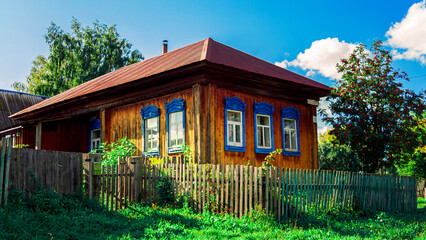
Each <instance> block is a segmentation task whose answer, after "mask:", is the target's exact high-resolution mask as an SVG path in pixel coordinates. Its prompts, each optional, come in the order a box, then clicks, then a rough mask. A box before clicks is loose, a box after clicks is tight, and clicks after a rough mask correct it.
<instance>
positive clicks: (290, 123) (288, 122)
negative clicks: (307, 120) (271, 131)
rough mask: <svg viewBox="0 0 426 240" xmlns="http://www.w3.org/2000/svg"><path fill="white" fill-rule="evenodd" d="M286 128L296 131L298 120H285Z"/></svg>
mask: <svg viewBox="0 0 426 240" xmlns="http://www.w3.org/2000/svg"><path fill="white" fill-rule="evenodd" d="M284 127H285V128H289V129H296V120H289V119H285V120H284Z"/></svg>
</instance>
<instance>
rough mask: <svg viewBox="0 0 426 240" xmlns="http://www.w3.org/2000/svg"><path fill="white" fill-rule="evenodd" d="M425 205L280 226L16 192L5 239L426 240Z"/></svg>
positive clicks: (6, 216)
mask: <svg viewBox="0 0 426 240" xmlns="http://www.w3.org/2000/svg"><path fill="white" fill-rule="evenodd" d="M425 205H426V200H425V199H419V209H418V211H417V212H416V213H412V214H402V213H393V214H385V213H379V212H355V211H337V210H334V211H328V212H325V213H323V214H322V215H320V216H317V217H313V216H304V217H302V218H301V219H299V220H298V221H297V222H295V223H294V222H293V223H291V224H280V223H278V222H276V221H274V220H273V219H272V218H271V217H268V216H267V215H265V214H262V213H256V214H254V215H253V216H251V217H248V216H247V217H245V218H243V219H236V218H233V217H231V216H223V215H214V214H209V213H205V214H198V213H194V212H193V211H192V210H191V209H189V208H185V207H183V208H179V209H175V208H159V207H154V208H152V207H147V206H143V205H135V206H133V207H132V208H131V209H130V208H128V209H126V210H123V211H119V212H110V211H107V210H105V209H104V208H103V207H101V206H100V205H99V204H98V203H97V202H94V201H90V200H87V199H84V198H81V197H78V196H73V197H58V196H57V195H56V194H54V193H51V192H47V191H40V192H39V193H37V194H35V195H33V197H32V198H31V199H23V198H22V197H20V194H19V193H17V192H13V193H12V196H11V198H10V199H9V205H8V207H7V208H2V209H0V229H2V230H1V231H0V238H1V239H257V240H259V239H326V238H327V239H426V235H425V234H424V232H425V229H426V207H425Z"/></svg>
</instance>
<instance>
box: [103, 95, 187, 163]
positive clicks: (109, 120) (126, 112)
mask: <svg viewBox="0 0 426 240" xmlns="http://www.w3.org/2000/svg"><path fill="white" fill-rule="evenodd" d="M175 98H183V99H184V101H185V142H186V144H188V145H189V146H190V147H191V149H193V150H194V149H195V145H194V123H193V119H194V116H193V97H192V89H187V90H184V91H180V92H176V93H174V94H168V95H165V96H161V97H157V98H152V99H149V100H145V101H141V102H136V103H133V104H129V105H125V106H121V107H115V108H110V109H106V113H105V119H106V121H105V123H102V127H104V128H105V129H106V130H105V141H108V142H111V141H117V140H119V139H121V138H123V137H127V138H128V139H130V140H131V141H133V143H135V145H136V147H137V151H136V155H138V156H141V155H142V151H143V137H142V117H141V114H140V112H141V108H143V107H145V106H147V105H150V104H152V105H154V106H157V107H158V108H160V126H159V127H160V130H159V132H160V135H159V146H160V152H159V153H160V155H161V156H167V143H166V113H165V112H166V111H165V109H164V106H165V102H166V101H167V102H170V101H172V100H173V99H175ZM102 140H103V141H104V139H102Z"/></svg>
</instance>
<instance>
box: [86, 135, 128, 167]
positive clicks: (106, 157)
mask: <svg viewBox="0 0 426 240" xmlns="http://www.w3.org/2000/svg"><path fill="white" fill-rule="evenodd" d="M135 151H136V146H135V144H134V143H133V142H132V141H130V140H129V139H127V138H122V139H120V140H118V141H117V142H112V143H108V142H104V143H101V145H99V147H98V148H97V149H94V150H92V153H100V154H101V155H102V165H116V164H117V163H118V161H119V159H123V160H124V158H125V157H130V156H133V155H134V154H135Z"/></svg>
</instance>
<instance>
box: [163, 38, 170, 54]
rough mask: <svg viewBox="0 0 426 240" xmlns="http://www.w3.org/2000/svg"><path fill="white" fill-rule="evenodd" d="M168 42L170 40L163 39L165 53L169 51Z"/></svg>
mask: <svg viewBox="0 0 426 240" xmlns="http://www.w3.org/2000/svg"><path fill="white" fill-rule="evenodd" d="M168 42H169V41H167V40H163V54H165V53H167V43H168Z"/></svg>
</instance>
